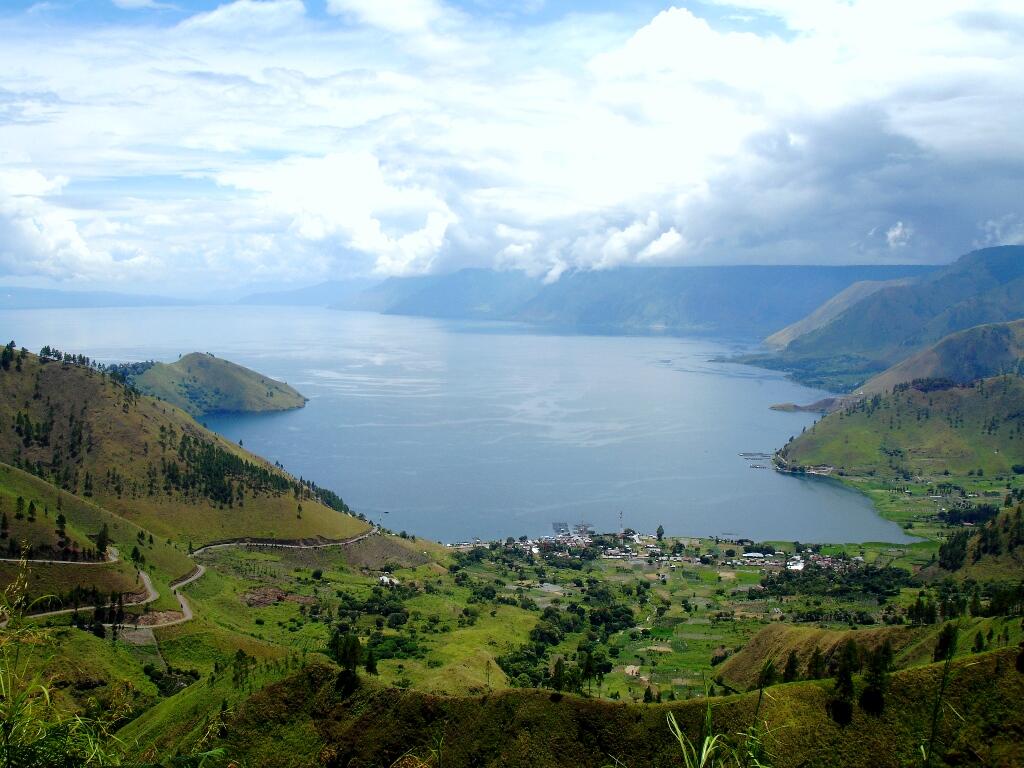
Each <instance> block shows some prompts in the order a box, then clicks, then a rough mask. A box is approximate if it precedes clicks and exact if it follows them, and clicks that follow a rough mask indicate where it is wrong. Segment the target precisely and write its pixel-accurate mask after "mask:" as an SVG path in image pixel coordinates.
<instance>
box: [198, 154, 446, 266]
mask: <svg viewBox="0 0 1024 768" xmlns="http://www.w3.org/2000/svg"><path fill="white" fill-rule="evenodd" d="M395 176H398V177H400V176H401V174H395ZM218 182H219V183H220V184H222V185H228V186H231V187H234V188H236V189H239V190H243V191H246V192H255V193H257V194H258V195H259V196H260V199H261V202H262V204H263V205H264V206H265V207H266V210H267V212H268V213H269V215H272V216H278V215H281V216H284V217H287V218H288V219H290V223H289V229H291V230H292V231H293V232H294V233H295V234H297V235H298V237H300V238H302V239H304V240H310V241H325V240H328V239H331V238H337V239H338V240H339V241H340V243H341V244H342V245H343V246H344V247H346V248H350V249H352V250H356V251H362V252H363V253H366V254H370V255H373V256H374V257H375V258H376V269H377V271H378V272H380V273H382V274H408V273H415V272H421V271H425V270H427V269H429V268H430V266H431V264H432V262H433V260H434V258H435V257H436V256H437V254H438V252H439V250H440V248H441V246H442V244H443V242H444V237H445V233H446V231H447V228H448V226H449V225H450V224H452V223H454V222H455V221H456V216H455V215H454V214H453V213H452V211H451V210H450V209H449V208H448V206H447V205H446V204H445V202H444V201H443V200H442V199H440V198H439V197H438V196H437V195H436V194H435V193H434V192H432V191H430V190H428V189H424V188H422V187H418V186H416V185H415V184H410V183H407V182H403V181H402V180H401V179H400V178H398V179H397V180H392V179H389V178H387V177H386V175H385V173H384V171H383V170H382V168H381V166H380V163H379V161H378V160H377V158H376V157H374V156H373V155H371V154H369V153H335V154H331V155H327V156H324V157H319V158H293V159H290V160H285V161H281V162H279V163H276V164H274V165H271V166H267V167H262V168H259V169H256V170H249V171H234V172H229V173H224V174H221V175H220V176H218Z"/></svg>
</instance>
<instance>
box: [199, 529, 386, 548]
mask: <svg viewBox="0 0 1024 768" xmlns="http://www.w3.org/2000/svg"><path fill="white" fill-rule="evenodd" d="M378 533H380V528H378V527H377V526H373V527H372V528H370V530H368V531H367V532H366V533H361V534H359V535H358V536H353V537H352V538H351V539H344V540H342V541H326V542H323V543H322V544H285V543H279V542H274V541H248V540H246V539H236V540H233V541H222V542H220V543H219V544H207V545H206V546H205V547H199V549H194V550H192V554H193V555H198V554H199V553H200V552H206V551H207V550H210V549H221V548H222V547H271V548H274V547H280V548H283V549H327V548H328V547H347V546H349V545H351V544H355V543H356V542H357V541H362V540H363V539H368V538H370V537H371V536H375V535H376V534H378Z"/></svg>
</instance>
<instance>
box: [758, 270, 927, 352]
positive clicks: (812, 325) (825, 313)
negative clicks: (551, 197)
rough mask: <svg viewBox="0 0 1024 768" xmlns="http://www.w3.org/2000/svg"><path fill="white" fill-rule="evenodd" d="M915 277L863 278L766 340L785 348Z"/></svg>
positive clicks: (766, 342) (777, 346)
mask: <svg viewBox="0 0 1024 768" xmlns="http://www.w3.org/2000/svg"><path fill="white" fill-rule="evenodd" d="M914 279H915V278H901V279H897V280H861V281H859V282H856V283H854V284H853V285H851V286H850V287H849V288H845V289H843V290H842V291H840V292H839V293H837V294H836V295H835V296H833V297H832V298H831V299H829V300H828V301H826V302H825V303H824V304H822V305H821V306H820V307H818V308H817V309H816V310H814V311H813V312H812V313H811V314H809V315H807V317H805V318H803V319H801V320H798V321H797V322H795V323H793V324H792V325H787V326H786V327H785V328H783V329H782V330H780V331H776V332H775V333H773V334H772V335H771V336H769V337H768V338H766V339H765V340H764V342H765V344H767V345H768V346H769V347H776V348H778V349H785V348H786V347H787V346H789V343H790V342H791V341H793V340H794V339H796V338H799V337H800V336H803V335H804V334H806V333H810V332H811V331H814V330H817V329H818V328H821V327H822V326H824V325H827V324H828V323H830V322H831V321H832V320H833V319H835V318H836V317H838V316H839V315H841V314H842V313H843V312H845V311H846V310H847V309H849V308H850V307H852V306H853V305H854V304H856V303H857V302H858V301H860V300H861V299H865V298H867V297H868V296H870V295H871V294H873V293H877V292H878V291H880V290H882V289H883V288H895V287H898V286H905V285H910V284H911V283H912V282H913V281H914Z"/></svg>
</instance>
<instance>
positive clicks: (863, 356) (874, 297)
mask: <svg viewBox="0 0 1024 768" xmlns="http://www.w3.org/2000/svg"><path fill="white" fill-rule="evenodd" d="M1021 317H1024V246H1001V247H997V248H985V249H982V250H979V251H974V252H972V253H969V254H967V255H965V256H962V257H961V258H960V259H958V260H957V261H956V262H954V263H953V264H950V265H949V266H947V267H944V268H942V269H940V270H937V271H936V272H934V273H932V274H930V275H927V276H925V277H922V278H920V279H918V280H915V281H914V282H912V283H910V284H908V285H902V286H896V287H888V288H884V289H882V290H879V291H876V292H874V293H872V294H871V295H869V296H867V297H866V298H863V299H861V300H860V301H858V302H857V303H855V304H854V305H853V306H851V307H849V308H848V309H846V310H845V311H844V312H842V313H841V314H839V315H838V316H836V317H835V318H834V319H833V320H832V321H831V322H829V323H827V324H826V325H824V326H822V327H820V328H817V329H815V330H812V331H810V332H808V333H805V334H804V335H802V336H799V337H797V338H795V339H793V340H792V341H791V342H790V343H789V344H788V346H787V347H786V348H785V350H784V351H782V352H781V353H778V354H775V355H769V356H761V357H760V358H751V359H750V361H751V362H755V363H756V364H759V365H764V366H766V367H772V368H778V369H781V370H786V371H790V372H791V373H793V374H794V375H795V376H796V377H797V378H798V379H800V380H801V381H805V382H807V383H810V384H815V385H818V386H827V387H830V388H834V389H852V388H854V387H855V386H856V385H858V384H859V383H860V382H862V381H864V380H866V379H868V378H870V377H871V376H873V375H875V374H877V373H879V372H881V371H883V370H885V369H886V368H888V367H890V366H892V365H894V364H896V363H897V362H899V361H900V360H903V359H904V358H906V357H908V356H909V355H911V354H914V353H915V352H918V351H920V350H921V349H923V348H925V347H927V346H928V345H931V344H934V343H936V342H937V341H939V340H940V339H942V338H943V337H945V336H948V335H949V334H951V333H955V332H957V331H961V330H965V329H967V328H971V327H974V326H977V325H982V324H986V323H1004V322H1010V321H1013V320H1017V319H1019V318H1021Z"/></svg>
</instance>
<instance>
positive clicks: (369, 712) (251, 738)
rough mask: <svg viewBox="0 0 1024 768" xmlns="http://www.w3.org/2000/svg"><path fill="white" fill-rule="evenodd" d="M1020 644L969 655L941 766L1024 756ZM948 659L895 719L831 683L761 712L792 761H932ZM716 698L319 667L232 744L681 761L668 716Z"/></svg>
mask: <svg viewBox="0 0 1024 768" xmlns="http://www.w3.org/2000/svg"><path fill="white" fill-rule="evenodd" d="M1015 654H1016V651H1007V650H1002V651H996V652H992V653H986V654H982V655H979V656H977V657H974V658H973V659H971V661H970V662H969V663H960V664H959V665H957V666H956V667H955V673H954V675H953V678H952V681H951V683H950V685H949V688H948V691H947V698H946V700H947V702H948V703H949V704H950V706H951V707H955V710H956V712H957V713H959V715H961V716H963V717H964V719H965V722H964V723H963V724H961V723H960V722H959V721H958V720H957V719H956V717H954V715H953V714H952V713H951V712H950V711H949V710H945V712H944V714H943V717H942V720H941V727H940V731H939V733H940V737H941V747H940V749H939V759H938V760H937V761H936V762H935V763H934V764H935V765H944V764H965V763H966V764H985V765H1006V766H1009V765H1015V764H1019V763H1020V760H1022V759H1024V752H1022V746H1021V744H1022V742H1021V740H1020V739H1019V738H1018V734H1019V733H1020V730H1021V728H1022V727H1024V710H1022V708H1021V707H1020V706H1019V703H1020V702H1021V701H1022V700H1024V676H1022V675H1021V674H1020V673H1019V672H1017V671H1016V670H1015V668H1014V656H1015ZM940 674H941V669H940V668H939V667H938V666H937V665H929V666H927V667H919V668H916V669H911V670H905V671H902V672H899V673H897V674H896V675H894V679H893V684H892V687H891V690H890V692H889V695H888V700H887V707H886V710H885V712H884V713H883V714H882V715H881V716H871V715H867V714H866V713H864V712H863V711H862V710H860V709H859V708H857V709H856V711H855V715H854V720H853V722H852V723H851V724H850V725H849V726H847V727H841V726H838V725H836V724H835V723H834V722H833V721H832V720H831V719H830V718H829V717H828V716H827V714H826V710H825V704H826V700H827V697H828V692H829V690H830V685H831V684H830V683H829V682H824V681H823V682H808V683H793V684H788V685H783V686H776V687H773V688H771V689H770V690H769V695H768V696H767V697H766V698H765V702H764V705H763V708H762V711H761V717H762V718H763V719H764V720H766V721H767V723H768V725H769V728H770V729H771V731H772V735H771V736H770V737H769V739H768V744H769V748H770V751H771V752H772V764H773V765H775V766H779V767H780V768H782V767H784V766H796V765H816V766H872V767H875V766H902V765H908V764H913V763H915V762H916V761H917V760H919V753H918V746H919V744H920V743H921V741H922V740H924V739H925V738H926V737H927V734H928V733H929V722H930V717H931V710H932V701H933V697H932V693H933V692H934V691H935V690H936V689H937V687H938V682H939V676H940ZM756 699H757V695H756V694H747V695H743V696H732V697H728V698H724V699H715V700H713V717H714V723H715V727H716V728H717V729H718V730H721V731H724V732H726V733H730V734H731V733H735V732H736V731H738V730H739V729H741V728H743V727H745V726H747V725H749V724H750V722H751V721H752V719H753V714H754V707H755V706H756ZM703 709H704V703H703V702H699V701H692V702H685V703H677V704H671V705H668V704H666V705H648V706H643V705H629V704H612V703H609V702H603V701H597V700H593V699H583V698H578V697H572V696H565V697H559V696H555V695H552V694H550V693H545V692H539V691H506V692H502V693H497V694H492V695H485V696H482V697H476V698H446V697H436V696H430V695H425V694H421V693H402V692H397V691H395V690H394V689H390V690H389V689H382V688H380V687H378V686H376V685H374V684H372V683H367V684H364V685H363V686H362V688H360V689H359V690H357V691H356V692H355V693H354V694H352V695H350V696H348V697H345V696H344V695H343V694H342V693H340V692H339V691H338V690H337V685H336V681H335V674H334V673H333V672H332V671H331V670H330V669H329V668H325V667H312V668H309V669H307V670H305V671H304V672H302V673H301V674H299V675H297V676H295V677H294V678H292V679H289V680H287V681H285V682H283V683H281V684H278V685H273V686H270V687H269V688H266V689H264V690H263V691H262V692H260V693H259V694H257V695H256V696H254V697H253V698H252V699H251V700H250V701H249V702H247V703H246V704H245V705H243V706H242V707H241V709H240V710H239V711H238V713H237V714H236V715H235V717H233V718H232V719H231V720H230V721H229V724H228V728H227V738H226V745H227V746H228V748H229V750H230V752H231V753H232V754H233V755H234V756H236V757H240V758H241V759H242V760H243V761H244V760H248V761H250V762H252V763H253V764H257V763H258V764H259V765H262V766H268V767H269V766H285V765H287V766H303V765H323V764H330V765H356V764H358V765H391V764H392V762H393V761H395V760H397V759H398V758H400V757H401V756H402V755H403V754H405V753H407V752H413V753H414V754H418V755H420V756H423V757H425V756H427V754H428V752H429V750H430V749H431V748H435V747H436V746H437V745H438V744H442V745H443V761H444V765H446V766H449V767H450V768H459V767H461V766H499V765H500V766H507V767H509V768H512V767H514V766H524V767H525V766H530V767H531V768H533V767H534V766H552V767H556V766H557V767H558V768H561V767H562V766H566V768H568V767H569V766H572V768H577V767H578V766H595V767H596V766H601V765H608V764H610V763H612V761H613V759H618V760H621V761H622V762H623V764H625V765H629V766H637V767H638V768H639V767H640V766H655V765H677V764H679V761H680V757H679V753H678V746H676V745H675V744H674V743H673V741H672V739H671V737H670V735H669V733H668V729H667V727H666V725H665V715H666V713H667V712H668V711H670V710H671V711H673V712H674V713H675V715H676V717H677V719H678V720H679V721H680V723H681V725H682V726H683V728H684V729H685V730H686V731H687V732H688V733H689V734H690V736H691V738H696V737H697V736H698V733H699V724H700V721H701V717H702V714H703Z"/></svg>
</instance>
